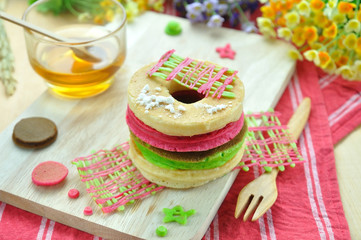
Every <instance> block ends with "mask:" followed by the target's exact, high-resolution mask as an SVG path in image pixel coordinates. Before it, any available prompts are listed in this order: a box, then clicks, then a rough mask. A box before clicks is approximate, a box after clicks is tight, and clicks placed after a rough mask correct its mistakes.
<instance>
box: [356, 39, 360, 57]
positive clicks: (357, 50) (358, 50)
mask: <svg viewBox="0 0 361 240" xmlns="http://www.w3.org/2000/svg"><path fill="white" fill-rule="evenodd" d="M356 52H357V53H358V54H361V37H358V38H357V41H356Z"/></svg>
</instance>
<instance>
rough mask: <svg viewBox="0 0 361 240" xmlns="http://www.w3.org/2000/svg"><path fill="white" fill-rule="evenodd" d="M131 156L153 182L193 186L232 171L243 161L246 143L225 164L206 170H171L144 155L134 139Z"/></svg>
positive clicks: (174, 185) (170, 185) (175, 186)
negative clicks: (157, 164)
mask: <svg viewBox="0 0 361 240" xmlns="http://www.w3.org/2000/svg"><path fill="white" fill-rule="evenodd" d="M129 144H130V148H129V157H130V158H131V159H132V161H133V164H134V165H135V166H136V167H137V169H138V170H139V171H140V172H141V173H142V174H143V176H144V177H145V178H146V179H148V180H149V181H151V182H154V183H157V184H159V185H161V186H166V187H170V188H192V187H198V186H201V185H203V184H206V183H207V182H210V181H212V180H215V179H217V178H219V177H222V176H224V175H225V174H227V173H229V172H230V171H232V169H233V168H235V167H236V166H237V164H238V163H239V162H240V161H241V159H242V156H243V153H244V148H245V144H244V145H243V147H242V148H241V149H240V150H239V151H238V153H237V154H236V156H234V157H233V158H232V159H231V160H230V161H228V162H227V163H225V164H224V165H222V166H220V167H217V168H213V169H204V170H170V169H164V168H160V167H158V166H155V165H153V164H152V163H150V162H149V161H147V160H146V159H144V158H143V155H142V154H141V152H140V151H139V150H138V148H137V147H136V145H135V143H134V142H133V141H130V142H129Z"/></svg>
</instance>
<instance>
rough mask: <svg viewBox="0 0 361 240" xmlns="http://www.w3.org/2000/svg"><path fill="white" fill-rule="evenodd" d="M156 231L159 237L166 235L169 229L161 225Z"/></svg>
mask: <svg viewBox="0 0 361 240" xmlns="http://www.w3.org/2000/svg"><path fill="white" fill-rule="evenodd" d="M155 233H156V234H157V235H158V236H159V237H165V236H166V235H167V233H168V229H167V228H166V227H164V226H159V227H158V228H157V229H156V230H155Z"/></svg>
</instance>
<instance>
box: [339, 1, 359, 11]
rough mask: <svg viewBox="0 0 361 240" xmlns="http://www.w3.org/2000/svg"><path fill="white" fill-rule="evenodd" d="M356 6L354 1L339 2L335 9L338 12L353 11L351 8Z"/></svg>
mask: <svg viewBox="0 0 361 240" xmlns="http://www.w3.org/2000/svg"><path fill="white" fill-rule="evenodd" d="M355 7H356V5H355V4H354V3H349V2H339V3H338V6H337V9H338V11H339V12H340V13H344V14H346V13H350V12H352V11H353V9H354V8H355Z"/></svg>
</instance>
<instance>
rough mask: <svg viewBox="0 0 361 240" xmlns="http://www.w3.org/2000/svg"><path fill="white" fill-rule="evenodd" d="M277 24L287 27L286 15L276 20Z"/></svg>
mask: <svg viewBox="0 0 361 240" xmlns="http://www.w3.org/2000/svg"><path fill="white" fill-rule="evenodd" d="M276 23H277V25H279V26H280V27H285V26H286V19H285V17H279V18H277V20H276Z"/></svg>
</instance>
